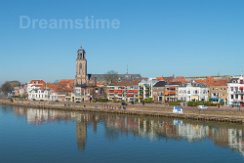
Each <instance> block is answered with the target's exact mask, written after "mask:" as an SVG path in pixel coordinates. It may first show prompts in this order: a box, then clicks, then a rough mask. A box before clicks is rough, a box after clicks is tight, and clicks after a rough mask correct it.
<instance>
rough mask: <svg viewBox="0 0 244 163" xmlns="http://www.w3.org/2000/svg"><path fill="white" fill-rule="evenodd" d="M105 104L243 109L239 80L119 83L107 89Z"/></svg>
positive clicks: (243, 82) (243, 87) (242, 85)
mask: <svg viewBox="0 0 244 163" xmlns="http://www.w3.org/2000/svg"><path fill="white" fill-rule="evenodd" d="M107 98H108V100H124V101H127V102H136V101H137V102H142V101H144V100H146V99H152V100H153V101H154V102H157V103H167V102H173V101H183V102H189V101H209V100H211V101H213V102H222V103H225V104H228V105H236V106H238V105H240V106H244V80H243V76H238V77H234V78H230V79H229V78H214V77H208V78H204V79H196V80H190V81H189V80H186V79H184V78H182V77H180V78H178V79H177V78H163V77H160V78H154V79H143V80H141V81H140V80H134V81H129V80H123V81H119V82H113V83H111V84H110V85H109V86H107Z"/></svg>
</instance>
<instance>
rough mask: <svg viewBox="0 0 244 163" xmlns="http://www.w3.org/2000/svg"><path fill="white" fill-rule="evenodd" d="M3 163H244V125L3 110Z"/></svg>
mask: <svg viewBox="0 0 244 163" xmlns="http://www.w3.org/2000/svg"><path fill="white" fill-rule="evenodd" d="M0 162H1V163H15V162H18V163H19V162H25V163H36V162H37V163H38V162H42V163H43V162H52V163H54V162H57V163H62V162H68V163H72V162H82V163H84V162H92V163H94V162H105V163H108V162H113V163H115V162H116V163H117V162H126V163H129V162H140V163H142V162H167V163H170V162H172V163H179V162H187V163H191V162H192V163H195V162H198V163H210V162H221V163H224V162H226V163H229V162H236V163H238V162H244V125H238V124H232V123H221V122H219V123H218V122H200V121H188V120H177V119H169V118H153V117H149V116H146V117H143V116H130V115H117V114H105V113H91V112H74V111H60V110H47V109H34V108H21V107H12V106H0Z"/></svg>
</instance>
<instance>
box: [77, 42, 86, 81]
mask: <svg viewBox="0 0 244 163" xmlns="http://www.w3.org/2000/svg"><path fill="white" fill-rule="evenodd" d="M86 82H87V60H86V51H85V50H84V49H83V48H82V46H81V47H80V48H79V49H78V50H77V59H76V84H77V85H82V84H86Z"/></svg>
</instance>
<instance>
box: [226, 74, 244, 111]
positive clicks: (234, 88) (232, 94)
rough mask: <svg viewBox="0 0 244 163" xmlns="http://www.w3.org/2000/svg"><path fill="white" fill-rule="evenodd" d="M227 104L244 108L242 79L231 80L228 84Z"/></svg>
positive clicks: (243, 78) (243, 81) (241, 77)
mask: <svg viewBox="0 0 244 163" xmlns="http://www.w3.org/2000/svg"><path fill="white" fill-rule="evenodd" d="M227 91H228V98H227V104H228V105H230V106H241V107H244V77H243V76H239V77H235V78H232V79H231V80H230V81H229V83H228V90H227Z"/></svg>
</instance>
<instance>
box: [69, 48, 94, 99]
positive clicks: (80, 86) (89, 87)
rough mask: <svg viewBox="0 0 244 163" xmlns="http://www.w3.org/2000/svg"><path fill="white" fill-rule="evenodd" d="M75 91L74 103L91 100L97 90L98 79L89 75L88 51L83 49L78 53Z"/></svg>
mask: <svg viewBox="0 0 244 163" xmlns="http://www.w3.org/2000/svg"><path fill="white" fill-rule="evenodd" d="M74 89H75V90H74V94H73V97H72V101H73V102H83V101H89V100H91V99H92V98H93V96H94V93H95V89H96V78H95V77H92V75H91V74H87V59H86V51H85V50H84V49H83V48H82V47H81V48H80V49H78V51H77V58H76V76H75V86H74Z"/></svg>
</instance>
